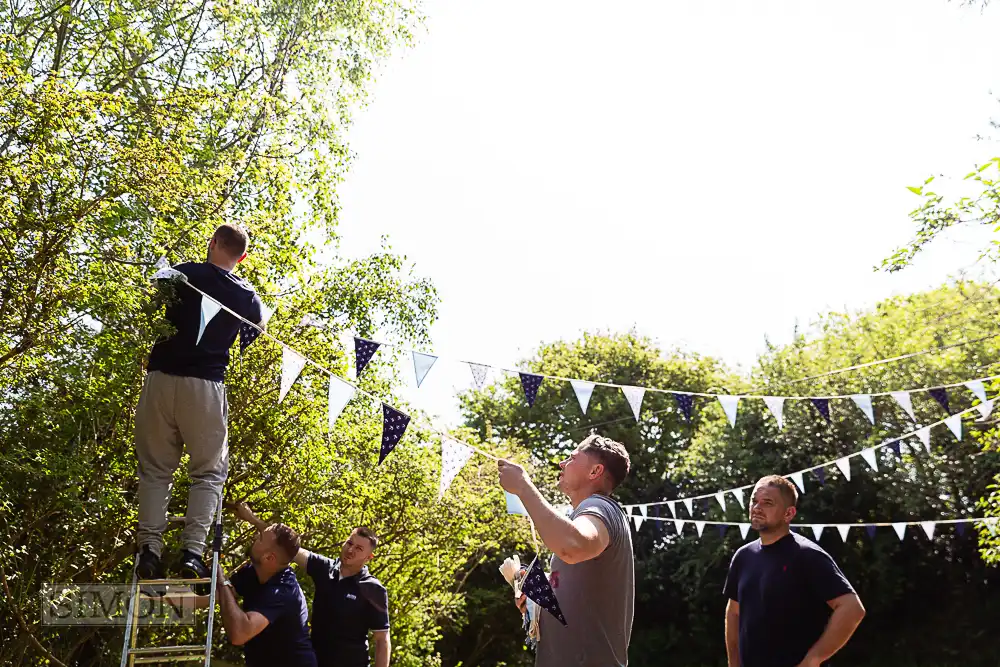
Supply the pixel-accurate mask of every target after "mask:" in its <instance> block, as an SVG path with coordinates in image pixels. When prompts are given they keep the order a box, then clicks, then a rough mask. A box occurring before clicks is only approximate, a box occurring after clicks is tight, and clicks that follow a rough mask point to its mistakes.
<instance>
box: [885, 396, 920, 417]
mask: <svg viewBox="0 0 1000 667" xmlns="http://www.w3.org/2000/svg"><path fill="white" fill-rule="evenodd" d="M889 395H890V396H892V397H893V398H894V399H896V402H897V403H899V407H901V408H903V411H904V412H905V413H906V414H908V415H910V419H913V420H916V419H917V415H916V414H914V412H913V399H911V398H910V392H908V391H894V392H891V393H890V394H889Z"/></svg>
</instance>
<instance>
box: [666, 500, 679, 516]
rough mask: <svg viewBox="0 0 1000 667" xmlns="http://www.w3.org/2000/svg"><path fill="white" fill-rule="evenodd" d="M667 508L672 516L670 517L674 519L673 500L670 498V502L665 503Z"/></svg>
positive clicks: (675, 513)
mask: <svg viewBox="0 0 1000 667" xmlns="http://www.w3.org/2000/svg"><path fill="white" fill-rule="evenodd" d="M667 509H668V510H670V516H672V517H674V518H675V519H676V518H677V511H676V510H674V501H672V500H671V501H670V502H668V503H667Z"/></svg>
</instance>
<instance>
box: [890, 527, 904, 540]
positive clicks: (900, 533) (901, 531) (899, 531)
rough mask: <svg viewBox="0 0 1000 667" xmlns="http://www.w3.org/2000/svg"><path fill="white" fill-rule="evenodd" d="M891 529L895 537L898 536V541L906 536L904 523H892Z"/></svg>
mask: <svg viewBox="0 0 1000 667" xmlns="http://www.w3.org/2000/svg"><path fill="white" fill-rule="evenodd" d="M892 529H893V530H894V531H896V535H897V536H899V539H900V541H902V539H903V537H904V536H905V535H906V524H905V523H894V524H892Z"/></svg>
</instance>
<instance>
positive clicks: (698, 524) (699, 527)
mask: <svg viewBox="0 0 1000 667" xmlns="http://www.w3.org/2000/svg"><path fill="white" fill-rule="evenodd" d="M694 528H695V530H697V531H698V537H701V534H702V533H704V532H705V522H704V521H695V522H694Z"/></svg>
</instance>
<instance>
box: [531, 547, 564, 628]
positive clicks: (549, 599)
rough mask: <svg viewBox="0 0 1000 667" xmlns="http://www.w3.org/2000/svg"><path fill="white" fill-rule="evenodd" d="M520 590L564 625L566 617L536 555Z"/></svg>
mask: <svg viewBox="0 0 1000 667" xmlns="http://www.w3.org/2000/svg"><path fill="white" fill-rule="evenodd" d="M521 592H522V593H524V594H525V596H527V598H528V599H529V600H531V601H532V602H534V603H535V604H537V605H538V606H539V607H541V608H542V609H544V610H545V611H547V612H549V613H550V614H552V615H553V616H554V617H555V618H556V619H557V620H558V621H559V622H560V623H562V624H563V625H566V617H565V616H563V613H562V609H560V608H559V600H557V599H556V594H555V591H553V590H552V584H550V583H549V580H548V578H547V577H546V576H545V572H543V571H542V565H541V563H539V562H538V558H537V557H536V558H535V560H534V561H533V562H532V563H531V567H530V568H529V569H528V573H527V574H526V575H525V577H524V581H523V582H522V583H521Z"/></svg>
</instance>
